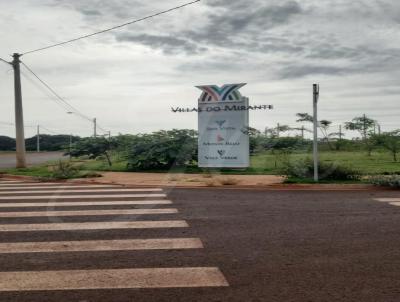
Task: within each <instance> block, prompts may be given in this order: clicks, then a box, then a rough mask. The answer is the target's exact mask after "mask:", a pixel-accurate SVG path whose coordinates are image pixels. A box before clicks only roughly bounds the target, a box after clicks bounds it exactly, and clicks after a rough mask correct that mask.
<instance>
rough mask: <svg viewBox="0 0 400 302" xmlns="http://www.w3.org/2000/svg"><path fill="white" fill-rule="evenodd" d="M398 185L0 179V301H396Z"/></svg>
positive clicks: (399, 293) (399, 287)
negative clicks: (268, 186)
mask: <svg viewBox="0 0 400 302" xmlns="http://www.w3.org/2000/svg"><path fill="white" fill-rule="evenodd" d="M399 239H400V194H399V193H398V192H395V191H376V192H368V191H358V192H356V191H353V192H351V191H348V192H335V191H333V192H326V191H325V192H322V191H320V192H318V191H313V192H307V191H264V190H235V189H227V190H224V189H196V190H194V189H185V190H182V189H176V190H172V191H167V192H166V191H164V190H162V189H160V188H157V187H154V188H126V187H125V188H124V187H118V186H111V185H77V184H75V185H71V184H70V185H67V186H66V185H61V184H47V183H21V182H18V181H4V180H3V181H1V180H0V301H2V302H3V301H16V302H24V301H37V302H45V301H58V302H63V301H65V302H67V301H68V302H71V301H81V302H83V301H86V302H89V301H110V302H118V301H316V302H317V301H318V302H319V301H363V302H364V301H365V302H368V301H371V302H372V301H373V302H377V301H382V302H392V301H393V302H395V301H396V302H397V301H400V240H399Z"/></svg>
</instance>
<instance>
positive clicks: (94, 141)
mask: <svg viewBox="0 0 400 302" xmlns="http://www.w3.org/2000/svg"><path fill="white" fill-rule="evenodd" d="M112 147H116V143H115V141H114V140H111V141H110V140H108V139H106V138H104V137H97V138H93V137H90V138H84V139H81V140H80V141H78V142H76V143H75V144H73V145H72V149H71V152H69V153H67V155H71V156H73V157H80V156H88V157H89V158H90V159H95V158H97V157H99V156H105V158H106V159H107V162H108V165H109V166H110V167H111V166H112V162H111V158H110V154H109V152H110V150H111V148H112Z"/></svg>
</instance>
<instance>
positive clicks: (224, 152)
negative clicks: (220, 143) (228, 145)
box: [218, 150, 226, 156]
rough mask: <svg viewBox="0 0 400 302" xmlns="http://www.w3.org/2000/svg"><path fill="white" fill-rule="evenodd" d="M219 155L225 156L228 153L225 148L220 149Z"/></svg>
mask: <svg viewBox="0 0 400 302" xmlns="http://www.w3.org/2000/svg"><path fill="white" fill-rule="evenodd" d="M218 154H219V156H224V155H225V154H226V151H225V150H218Z"/></svg>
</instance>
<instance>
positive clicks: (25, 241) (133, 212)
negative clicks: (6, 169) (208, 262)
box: [0, 180, 229, 292]
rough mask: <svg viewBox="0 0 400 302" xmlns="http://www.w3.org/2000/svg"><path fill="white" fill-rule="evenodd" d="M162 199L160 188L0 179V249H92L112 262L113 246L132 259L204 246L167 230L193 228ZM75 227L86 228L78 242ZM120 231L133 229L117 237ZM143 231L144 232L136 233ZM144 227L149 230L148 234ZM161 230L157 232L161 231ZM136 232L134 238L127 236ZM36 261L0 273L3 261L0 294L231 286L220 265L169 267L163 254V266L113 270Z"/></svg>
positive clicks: (21, 252)
mask: <svg viewBox="0 0 400 302" xmlns="http://www.w3.org/2000/svg"><path fill="white" fill-rule="evenodd" d="M166 198H167V196H166V194H164V192H163V190H162V189H160V188H126V187H119V186H115V185H92V184H61V183H35V182H22V181H18V180H0V239H1V240H0V254H2V255H15V256H17V255H24V254H28V255H32V257H34V255H41V254H46V255H48V257H49V256H50V255H62V254H63V253H75V254H74V259H78V260H79V257H80V255H81V254H82V253H86V254H82V255H87V253H90V255H92V256H93V258H94V259H95V258H96V254H97V253H101V255H102V257H103V258H102V259H103V260H106V261H110V263H111V262H112V261H113V260H114V259H113V257H114V256H113V255H114V254H115V253H116V252H125V253H131V257H134V256H135V253H139V252H140V253H150V252H151V251H158V252H160V253H167V252H168V251H179V250H181V251H183V252H184V253H188V254H189V255H190V253H193V251H196V250H202V249H204V246H203V243H202V241H201V239H199V238H195V237H192V236H185V237H182V236H180V237H176V236H174V234H172V235H168V234H171V233H173V232H172V231H173V230H178V229H182V230H190V225H189V223H188V222H187V221H186V220H182V217H180V216H181V215H180V212H179V210H178V209H176V208H172V207H171V206H172V205H173V202H172V201H171V200H167V199H166ZM74 232H83V233H82V234H84V236H83V237H82V238H80V237H78V239H79V240H77V236H76V235H75V236H74V235H73V234H76V233H74ZM120 232H121V233H124V234H125V235H124V236H128V235H129V234H131V235H129V236H128V237H129V238H119V236H118V234H119V233H120ZM127 232H128V233H127ZM129 232H130V233H129ZM140 232H143V233H142V234H144V235H141V236H139V235H140V234H141V233H140ZM147 232H149V233H150V234H152V236H146V234H147ZM158 232H159V233H160V234H162V236H159V237H158V236H157V234H158ZM187 232H188V231H185V232H182V234H185V235H186V233H187ZM7 234H9V235H7ZM12 234H18V235H16V236H12ZM38 234H41V235H40V236H38ZM46 234H49V235H51V236H49V239H50V240H47V241H46V240H43V239H46ZM127 234H128V235H127ZM135 234H137V235H138V236H137V238H132V237H135ZM175 235H176V234H175ZM10 236H11V237H10ZM35 236H38V237H35ZM57 237H58V239H56V240H55V239H54V238H57ZM68 237H70V238H74V239H71V240H68ZM101 237H103V238H101ZM4 238H18V240H17V241H15V240H4ZM35 238H39V239H40V240H38V241H35V240H34V239H35ZM163 251H164V252H163ZM203 251H204V250H203ZM204 252H205V251H204ZM104 253H108V254H104ZM107 255H109V256H108V258H107ZM162 255H163V254H160V257H162ZM165 255H167V254H165ZM149 257H150V255H149ZM40 259H41V260H40V261H41V262H39V263H43V265H42V267H40V269H39V268H37V267H35V269H32V268H29V267H28V268H24V267H23V266H18V265H20V264H18V263H17V264H16V265H17V266H18V267H17V269H16V270H14V271H2V269H1V267H0V292H4V291H9V292H10V291H11V292H13V291H18V292H19V291H21V292H23V291H58V290H86V289H121V290H122V289H140V288H142V289H145V288H148V289H149V288H160V289H162V288H198V287H227V286H229V284H228V282H227V280H226V278H225V276H224V275H223V273H222V272H221V271H220V269H219V268H218V267H213V266H204V263H203V265H199V266H192V265H190V266H179V265H177V264H176V263H174V265H171V266H168V262H167V261H166V262H165V263H164V262H163V261H162V259H160V262H162V263H163V265H162V267H159V266H158V265H155V266H154V267H149V266H145V267H138V264H137V263H135V266H134V267H132V265H129V264H128V263H125V264H124V267H120V266H121V265H119V266H118V268H117V269H116V268H115V267H114V266H113V265H111V266H110V267H104V266H101V267H100V268H99V269H96V268H94V267H87V266H86V265H81V266H83V267H81V268H79V267H74V269H56V270H52V269H51V267H48V266H46V260H45V259H46V258H40ZM84 259H85V258H84ZM166 259H168V257H166ZM77 263H78V264H79V263H80V262H79V261H78V262H77ZM157 263H158V262H157ZM28 264H29V263H28ZM78 264H77V265H78ZM21 265H23V264H21ZM58 265H60V264H58ZM61 265H62V264H61ZM68 265H69V264H68V263H66V264H65V267H68ZM91 265H92V264H91Z"/></svg>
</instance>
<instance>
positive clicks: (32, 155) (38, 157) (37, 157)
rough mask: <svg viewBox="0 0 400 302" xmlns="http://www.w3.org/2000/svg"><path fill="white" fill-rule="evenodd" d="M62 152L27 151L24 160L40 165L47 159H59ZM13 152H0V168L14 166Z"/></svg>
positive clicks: (29, 163)
mask: <svg viewBox="0 0 400 302" xmlns="http://www.w3.org/2000/svg"><path fill="white" fill-rule="evenodd" d="M63 154H64V153H63V152H40V153H36V152H28V153H26V160H27V163H28V165H40V164H44V163H46V162H48V161H53V160H59V159H61V158H63V157H64V156H63ZM15 163H16V160H15V153H14V152H0V169H8V168H15Z"/></svg>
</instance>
